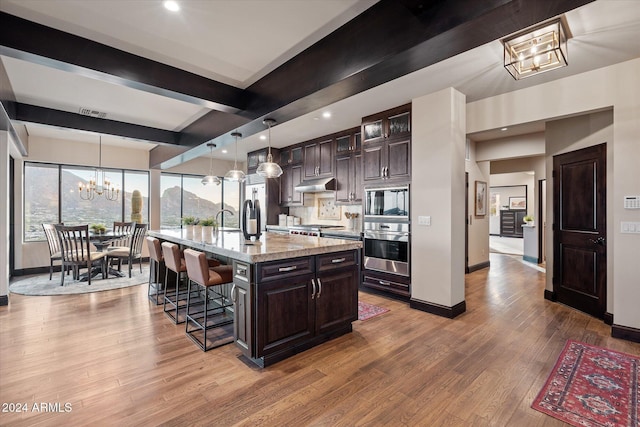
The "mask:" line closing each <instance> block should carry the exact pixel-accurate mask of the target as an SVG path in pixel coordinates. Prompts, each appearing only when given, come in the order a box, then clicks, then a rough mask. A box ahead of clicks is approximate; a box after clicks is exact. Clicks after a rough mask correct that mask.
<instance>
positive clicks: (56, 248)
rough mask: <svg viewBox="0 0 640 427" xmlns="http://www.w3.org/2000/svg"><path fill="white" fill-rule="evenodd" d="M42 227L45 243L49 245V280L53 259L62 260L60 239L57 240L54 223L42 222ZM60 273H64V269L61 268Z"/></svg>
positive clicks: (51, 275)
mask: <svg viewBox="0 0 640 427" xmlns="http://www.w3.org/2000/svg"><path fill="white" fill-rule="evenodd" d="M61 225H62V224H61ZM42 229H43V230H44V235H45V237H46V238H47V244H48V245H49V259H50V261H49V280H51V278H52V277H53V263H54V261H60V262H62V254H61V253H60V241H59V240H58V234H57V233H56V227H55V225H54V224H42ZM62 274H64V269H62Z"/></svg>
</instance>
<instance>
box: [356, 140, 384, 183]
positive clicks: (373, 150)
mask: <svg viewBox="0 0 640 427" xmlns="http://www.w3.org/2000/svg"><path fill="white" fill-rule="evenodd" d="M383 146H384V143H379V144H373V143H369V144H365V145H364V146H363V148H362V179H363V180H364V181H375V180H379V179H382V166H383V165H384V164H383V161H384V157H385V156H384V155H383V154H384V152H383Z"/></svg>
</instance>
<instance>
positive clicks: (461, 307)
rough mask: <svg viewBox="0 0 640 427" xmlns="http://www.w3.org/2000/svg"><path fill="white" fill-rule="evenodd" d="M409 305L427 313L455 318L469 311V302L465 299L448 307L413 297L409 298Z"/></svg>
mask: <svg viewBox="0 0 640 427" xmlns="http://www.w3.org/2000/svg"><path fill="white" fill-rule="evenodd" d="M409 307H411V308H414V309H416V310H420V311H425V312H427V313H431V314H435V315H437V316H441V317H447V318H449V319H453V318H455V317H457V316H459V315H461V314H462V313H464V312H465V311H467V303H466V302H465V301H462V302H459V303H458V304H456V305H454V306H453V307H447V306H444V305H440V304H434V303H432V302H425V301H420V300H416V299H413V298H411V300H409Z"/></svg>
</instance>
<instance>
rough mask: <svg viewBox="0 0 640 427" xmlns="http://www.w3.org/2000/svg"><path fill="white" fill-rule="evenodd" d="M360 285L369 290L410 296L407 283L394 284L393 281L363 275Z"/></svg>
mask: <svg viewBox="0 0 640 427" xmlns="http://www.w3.org/2000/svg"><path fill="white" fill-rule="evenodd" d="M362 285H363V286H366V287H369V288H373V289H378V290H381V291H386V292H391V293H394V294H397V295H402V296H405V297H406V296H410V294H411V293H410V290H409V284H408V283H401V282H396V281H394V280H388V279H386V278H384V279H383V278H380V277H375V276H371V275H368V274H365V275H364V277H363V278H362Z"/></svg>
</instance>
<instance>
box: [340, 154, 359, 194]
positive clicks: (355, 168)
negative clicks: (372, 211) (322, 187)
mask: <svg viewBox="0 0 640 427" xmlns="http://www.w3.org/2000/svg"><path fill="white" fill-rule="evenodd" d="M360 202H362V154H361V153H352V154H347V155H339V156H336V203H339V204H350V203H360Z"/></svg>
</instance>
